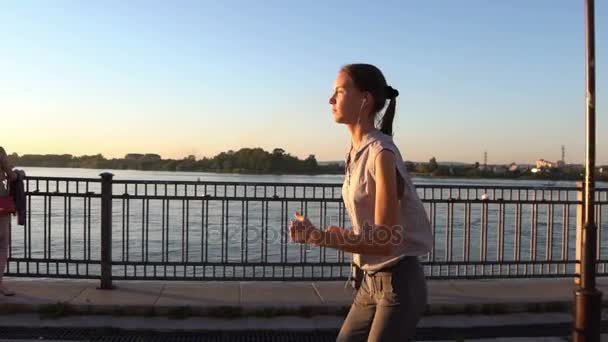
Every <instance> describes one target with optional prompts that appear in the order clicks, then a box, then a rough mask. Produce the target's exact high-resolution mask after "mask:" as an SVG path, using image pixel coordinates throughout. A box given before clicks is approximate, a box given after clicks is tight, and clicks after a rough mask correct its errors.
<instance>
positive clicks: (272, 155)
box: [9, 148, 608, 181]
mask: <svg viewBox="0 0 608 342" xmlns="http://www.w3.org/2000/svg"><path fill="white" fill-rule="evenodd" d="M9 160H10V161H11V163H12V164H13V165H17V166H35V167H59V168H61V167H66V168H88V169H114V170H149V171H190V172H216V173H242V174H309V175H314V174H343V173H344V163H343V162H333V163H321V164H320V163H318V162H317V159H316V157H315V155H313V154H311V155H309V156H308V157H307V158H305V159H299V158H298V157H295V156H292V155H291V154H289V153H287V152H286V151H285V150H284V149H282V148H275V149H274V150H272V152H269V151H265V150H263V149H262V148H242V149H240V150H238V151H232V150H230V151H227V152H221V153H219V154H217V155H216V156H214V157H212V158H206V157H205V158H201V159H196V157H195V156H193V155H190V156H187V157H185V158H183V159H163V158H161V156H160V155H158V154H154V153H145V154H140V153H129V154H127V155H125V156H124V157H123V158H111V159H108V158H105V157H104V156H103V155H101V154H95V155H83V156H73V155H71V154H44V155H41V154H24V155H21V156H19V155H18V154H16V153H13V154H11V155H9ZM405 167H406V169H407V171H408V172H409V173H410V174H412V175H414V176H430V177H459V178H508V179H550V180H582V177H583V173H584V169H583V168H582V166H581V165H567V166H565V167H562V168H559V169H557V168H554V169H545V170H540V171H539V172H534V173H533V172H532V170H531V168H516V169H515V170H509V169H507V168H505V167H503V169H502V171H501V172H497V170H496V169H495V168H492V167H484V166H480V165H479V163H474V164H456V165H445V164H440V163H439V162H437V160H436V159H435V157H433V158H431V159H430V160H429V161H428V162H412V161H406V162H405ZM596 178H597V180H599V181H608V168H607V167H603V168H598V169H597V172H596Z"/></svg>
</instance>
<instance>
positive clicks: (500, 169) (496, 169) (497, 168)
mask: <svg viewBox="0 0 608 342" xmlns="http://www.w3.org/2000/svg"><path fill="white" fill-rule="evenodd" d="M494 173H495V174H497V175H504V174H505V173H507V168H506V167H504V166H494Z"/></svg>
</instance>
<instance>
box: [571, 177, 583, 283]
mask: <svg viewBox="0 0 608 342" xmlns="http://www.w3.org/2000/svg"><path fill="white" fill-rule="evenodd" d="M576 188H577V190H576V201H577V202H578V204H577V205H576V242H575V259H574V260H575V261H576V262H575V264H574V284H575V285H577V286H578V285H580V284H581V263H582V250H581V248H582V246H583V230H582V229H581V227H582V226H583V225H584V224H585V211H584V210H583V182H581V181H578V182H576Z"/></svg>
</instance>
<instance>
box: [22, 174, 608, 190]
mask: <svg viewBox="0 0 608 342" xmlns="http://www.w3.org/2000/svg"><path fill="white" fill-rule="evenodd" d="M25 179H26V180H37V181H81V182H96V183H101V179H100V178H81V177H46V176H26V177H25ZM454 179H456V180H461V179H467V178H454ZM515 181H517V180H515ZM112 184H123V185H124V184H151V185H154V184H161V185H165V184H167V185H169V184H190V185H212V186H213V185H215V186H217V185H221V186H223V185H226V186H235V185H237V186H238V185H241V186H290V187H291V186H300V187H304V186H305V187H326V188H327V187H342V183H305V182H263V181H261V182H252V181H210V180H203V181H199V180H154V179H148V180H147V179H136V180H135V179H113V180H112ZM414 186H415V187H416V188H420V189H429V188H433V189H438V188H443V189H502V190H547V191H548V190H554V191H558V190H559V191H581V190H582V188H581V187H577V186H550V185H503V184H479V183H477V184H431V183H417V182H414ZM595 190H596V191H608V187H596V188H595Z"/></svg>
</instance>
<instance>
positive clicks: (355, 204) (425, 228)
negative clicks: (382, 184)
mask: <svg viewBox="0 0 608 342" xmlns="http://www.w3.org/2000/svg"><path fill="white" fill-rule="evenodd" d="M384 150H389V151H391V152H392V153H393V154H394V155H395V162H396V164H397V165H396V167H397V170H398V172H399V174H400V175H401V178H402V179H403V182H398V184H403V187H404V189H403V196H402V197H401V198H400V200H399V213H400V215H399V224H398V226H397V231H396V232H397V233H398V234H400V236H402V237H403V238H402V239H401V243H399V244H398V245H397V246H395V247H394V248H393V254H392V255H390V256H377V255H364V254H357V253H355V254H353V262H354V263H355V265H357V266H359V267H360V268H361V269H363V270H366V271H378V270H380V269H382V268H385V267H389V266H391V265H393V264H395V263H397V262H398V261H399V260H400V259H401V258H403V257H405V256H421V255H425V254H427V253H429V252H430V250H431V248H432V245H433V236H432V232H431V226H430V223H429V219H428V216H427V213H426V211H425V209H424V206H423V204H422V202H421V201H420V198H419V197H418V194H417V193H416V189H415V188H414V185H413V184H412V181H411V179H410V177H409V175H408V173H407V171H406V169H405V163H404V162H403V159H402V157H401V153H400V152H399V149H398V148H397V146H396V145H395V144H394V142H393V138H392V137H390V136H388V135H385V134H383V133H382V132H381V131H379V130H377V129H373V130H372V131H370V132H369V133H367V134H366V135H365V136H364V137H363V139H362V141H361V144H360V145H359V147H358V148H357V150H356V151H353V150H352V147H351V152H349V155H350V158H349V155H347V157H346V175H345V178H344V184H343V186H342V197H343V198H344V203H345V206H346V209H347V211H348V214H349V216H350V219H351V222H352V224H353V231H354V233H355V234H357V235H361V234H366V230H368V229H373V225H374V219H375V203H376V202H375V201H376V181H375V160H376V157H377V156H378V154H379V153H380V152H381V151H384ZM349 159H350V160H349ZM368 233H369V232H368ZM387 243H388V242H387Z"/></svg>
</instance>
